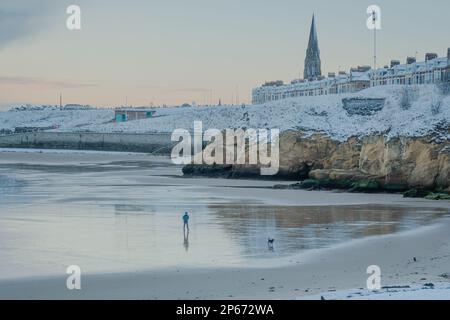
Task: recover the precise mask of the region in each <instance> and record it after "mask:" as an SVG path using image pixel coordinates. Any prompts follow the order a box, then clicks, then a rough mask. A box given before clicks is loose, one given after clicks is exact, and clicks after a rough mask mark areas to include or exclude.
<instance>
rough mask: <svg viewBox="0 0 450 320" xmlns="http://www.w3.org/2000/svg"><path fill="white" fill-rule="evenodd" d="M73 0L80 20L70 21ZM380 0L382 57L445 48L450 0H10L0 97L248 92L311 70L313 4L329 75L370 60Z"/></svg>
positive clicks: (0, 21)
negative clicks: (75, 26) (371, 25)
mask: <svg viewBox="0 0 450 320" xmlns="http://www.w3.org/2000/svg"><path fill="white" fill-rule="evenodd" d="M72 4H76V5H78V6H80V8H81V27H82V28H81V30H77V31H70V30H68V29H67V27H66V20H67V18H68V17H69V15H68V14H67V13H66V9H67V7H68V6H69V5H72ZM372 4H376V5H379V6H380V7H381V10H382V11H381V19H382V21H381V22H382V29H381V30H379V31H378V32H377V37H378V61H379V65H384V64H388V63H389V61H390V60H391V59H400V60H401V61H404V60H406V57H407V56H415V55H417V57H418V58H419V59H420V60H423V57H424V55H425V53H426V52H436V53H438V54H439V56H445V55H446V53H447V48H448V47H450V42H448V31H449V30H450V19H448V12H450V1H448V0H433V1H422V0H420V1H418V0H395V1H392V0H370V1H366V0H342V1H335V0H315V1H304V0H295V1H294V0H278V1H261V0H188V1H187V0H128V1H114V0H96V1H92V0H71V1H66V0H1V2H0V106H7V105H10V104H18V103H33V104H59V95H60V93H62V96H63V103H80V104H91V105H97V106H100V107H109V106H117V105H125V104H128V105H134V106H142V105H150V104H154V105H162V104H167V105H177V104H182V103H192V102H196V103H197V104H205V103H211V102H212V103H218V101H219V99H220V100H221V102H222V103H236V102H237V101H238V102H240V103H249V102H250V100H251V89H252V88H254V87H256V86H258V85H260V84H262V83H264V82H265V81H271V80H284V81H285V82H290V81H291V80H293V79H296V78H299V77H300V75H301V74H303V65H304V58H305V52H306V48H307V44H308V36H309V28H310V24H311V18H312V14H313V13H315V16H316V22H317V30H318V38H319V47H320V50H321V59H322V72H323V73H324V74H327V73H328V72H337V71H338V70H348V69H350V68H351V67H354V66H358V65H371V64H372V61H373V58H372V56H373V33H372V32H371V31H369V30H368V29H367V26H366V20H367V17H368V16H367V14H366V9H367V7H368V6H369V5H372Z"/></svg>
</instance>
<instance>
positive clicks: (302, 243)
mask: <svg viewBox="0 0 450 320" xmlns="http://www.w3.org/2000/svg"><path fill="white" fill-rule="evenodd" d="M209 208H210V209H211V210H212V212H213V213H214V214H215V216H216V220H217V223H219V224H221V225H222V226H223V228H224V230H226V232H227V233H228V234H229V235H230V238H231V239H233V240H234V241H236V242H237V243H238V244H239V245H240V246H241V248H242V250H243V251H244V255H246V256H253V257H267V255H266V254H265V253H267V246H266V244H267V239H268V238H273V239H275V244H274V246H273V248H272V249H273V250H269V251H273V252H277V254H278V255H288V254H292V253H295V252H298V251H301V250H305V249H316V248H322V247H327V246H330V245H333V244H336V243H339V242H343V241H347V240H351V239H355V238H363V237H368V236H375V235H387V234H392V233H395V232H399V231H403V230H409V229H412V228H414V227H416V226H420V225H427V224H429V223H432V222H433V221H435V220H436V219H438V218H441V217H443V216H444V215H447V214H448V210H446V209H430V208H409V207H395V206H383V205H363V206H323V207H285V206H277V207H274V206H251V205H244V206H241V205H211V206H209ZM275 248H276V249H277V250H275ZM269 249H270V247H269Z"/></svg>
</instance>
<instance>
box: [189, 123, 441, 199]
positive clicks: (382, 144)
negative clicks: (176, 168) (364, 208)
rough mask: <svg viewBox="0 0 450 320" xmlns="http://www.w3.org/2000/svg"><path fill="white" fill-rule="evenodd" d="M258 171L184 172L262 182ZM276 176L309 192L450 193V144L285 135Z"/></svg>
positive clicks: (226, 168) (214, 169)
mask: <svg viewBox="0 0 450 320" xmlns="http://www.w3.org/2000/svg"><path fill="white" fill-rule="evenodd" d="M258 172H259V171H258V170H257V169H256V168H255V167H254V166H253V167H249V166H230V165H227V166H195V165H189V166H186V167H185V168H184V173H185V175H204V176H215V177H225V178H243V177H245V178H252V177H253V178H260V177H258ZM266 178H267V177H266ZM272 178H274V179H290V180H298V181H304V180H309V181H308V183H306V184H304V186H307V187H306V188H309V187H314V186H316V185H317V186H325V187H329V188H335V187H342V188H345V189H349V188H353V189H355V188H356V190H357V189H358V188H359V187H358V183H360V184H361V185H360V188H362V189H364V190H367V189H371V188H372V189H373V191H392V192H401V191H406V190H409V189H412V188H417V189H424V190H446V191H450V141H449V140H448V139H441V140H439V139H436V138H434V137H433V136H427V137H420V138H413V137H400V138H387V137H386V136H385V135H371V136H367V137H364V138H361V139H358V138H350V139H348V140H347V141H337V140H334V139H331V138H329V137H327V136H326V135H322V134H314V135H305V134H304V133H303V132H301V131H287V132H285V133H283V134H282V135H281V137H280V172H279V174H278V175H277V176H276V177H272ZM311 180H313V181H311ZM314 181H315V182H314ZM355 183H356V186H355Z"/></svg>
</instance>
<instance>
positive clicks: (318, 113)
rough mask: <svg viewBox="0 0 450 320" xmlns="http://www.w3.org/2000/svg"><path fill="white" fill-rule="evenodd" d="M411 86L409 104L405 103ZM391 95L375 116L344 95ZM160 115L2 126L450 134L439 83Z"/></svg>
mask: <svg viewBox="0 0 450 320" xmlns="http://www.w3.org/2000/svg"><path fill="white" fill-rule="evenodd" d="M405 88H408V89H407V90H408V92H409V95H408V96H409V100H410V101H411V103H410V106H409V108H405V106H404V105H405V103H403V100H404V96H405ZM353 97H364V98H386V103H385V107H384V108H383V110H381V111H379V112H378V113H376V114H374V115H372V116H359V115H353V116H349V115H348V114H347V112H346V111H345V110H344V109H343V105H342V99H343V98H353ZM155 110H156V115H157V116H156V117H155V118H150V119H144V120H138V121H129V122H123V123H115V122H112V120H113V118H114V111H113V110H111V109H104V110H102V109H96V110H74V111H59V110H43V111H20V112H14V111H9V112H0V130H1V129H14V128H15V127H21V126H22V127H23V126H40V127H48V126H55V125H56V126H58V129H56V130H54V131H62V132H79V131H91V132H101V133H110V132H124V133H154V132H172V131H173V130H174V129H177V128H182V129H188V130H192V129H193V125H194V121H202V122H203V129H204V130H206V129H209V128H216V129H225V128H255V129H258V128H272V129H280V130H281V131H285V130H290V129H300V130H304V131H306V132H317V131H319V132H323V133H325V134H327V135H329V136H330V137H332V138H335V139H338V140H346V139H347V138H349V137H351V136H365V135H370V134H375V133H384V134H386V135H387V136H389V137H394V136H422V135H426V134H429V133H433V132H436V131H437V130H438V129H437V128H440V129H439V130H440V131H439V134H440V135H441V136H442V137H443V138H447V139H450V133H449V132H448V128H449V126H450V96H443V95H442V94H441V93H440V91H439V89H438V88H437V87H436V86H434V85H427V86H408V87H404V86H382V87H374V88H370V89H366V90H364V91H361V92H358V93H353V94H346V95H329V96H317V97H301V98H291V99H286V100H280V101H276V102H270V103H266V104H263V105H249V106H220V107H218V106H215V107H184V108H157V109H155Z"/></svg>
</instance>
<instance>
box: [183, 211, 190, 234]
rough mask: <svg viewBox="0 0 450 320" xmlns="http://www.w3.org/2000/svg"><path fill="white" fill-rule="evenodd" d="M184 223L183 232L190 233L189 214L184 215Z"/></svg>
mask: <svg viewBox="0 0 450 320" xmlns="http://www.w3.org/2000/svg"><path fill="white" fill-rule="evenodd" d="M183 222H184V224H183V230H185V231H186V230H187V231H189V214H188V213H187V212H185V213H184V216H183Z"/></svg>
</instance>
